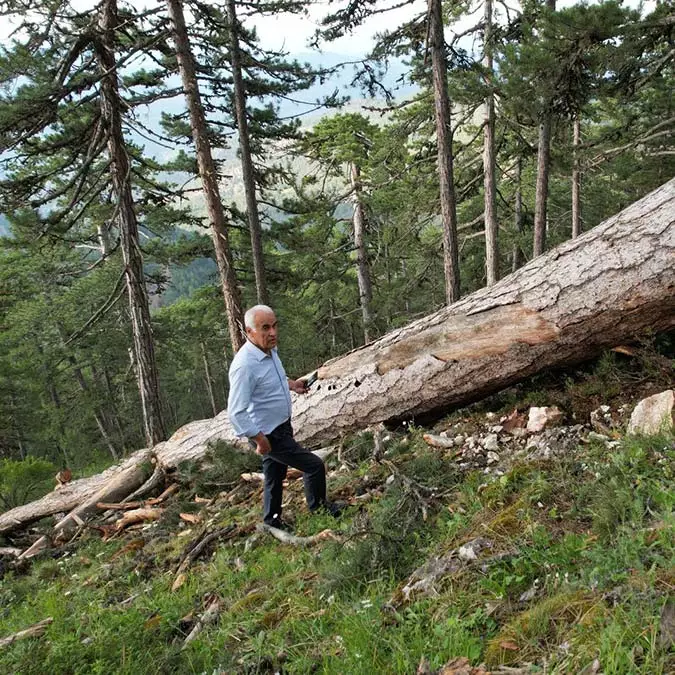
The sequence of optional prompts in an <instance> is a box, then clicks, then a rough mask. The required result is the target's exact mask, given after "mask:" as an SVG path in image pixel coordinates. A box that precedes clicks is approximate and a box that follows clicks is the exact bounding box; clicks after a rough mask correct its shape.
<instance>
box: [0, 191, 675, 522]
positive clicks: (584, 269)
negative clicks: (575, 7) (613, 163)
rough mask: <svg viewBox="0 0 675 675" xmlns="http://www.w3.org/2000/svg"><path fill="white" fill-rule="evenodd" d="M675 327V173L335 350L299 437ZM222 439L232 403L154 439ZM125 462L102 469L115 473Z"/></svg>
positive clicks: (318, 436)
mask: <svg viewBox="0 0 675 675" xmlns="http://www.w3.org/2000/svg"><path fill="white" fill-rule="evenodd" d="M674 326H675V179H673V180H671V181H669V182H668V183H666V184H665V185H663V186H661V187H660V188H658V189H657V190H655V191H653V192H652V193H650V194H648V195H647V196H646V197H644V198H643V199H641V200H640V201H638V202H636V203H635V204H633V205H631V206H629V207H628V208H626V209H624V210H623V211H621V213H619V214H617V215H616V216H613V217H612V218H609V219H608V220H606V221H605V222H604V223H601V224H600V225H598V226H597V227H595V228H593V229H592V230H589V231H588V232H586V233H585V234H583V235H582V236H580V237H578V238H576V239H573V240H570V241H568V242H565V243H563V244H561V245H560V246H558V247H557V248H555V249H553V250H552V251H549V252H548V253H545V254H544V255H541V256H539V257H537V258H535V259H534V260H532V261H531V262H529V263H528V264H527V265H525V266H524V267H522V268H521V269H519V270H518V271H517V272H514V273H513V274H510V275H509V276H507V277H505V278H504V279H502V280H501V281H500V282H499V283H497V284H495V285H494V286H491V287H489V288H484V289H482V290H480V291H477V292H476V293H473V294H471V295H469V296H467V297H466V298H464V299H462V300H460V301H459V302H456V303H454V304H453V305H451V306H449V307H445V308H443V309H441V310H439V311H438V312H435V313H433V314H430V315H429V316H426V317H424V318H423V319H420V320H418V321H415V322H414V323H412V324H410V325H408V326H406V327H404V328H401V329H399V330H396V331H393V332H391V333H389V334H387V335H385V336H384V337H382V338H380V339H379V340H376V341H375V342H372V343H370V344H369V345H367V346H365V347H362V348H360V349H356V350H354V351H352V352H350V353H349V354H346V355H344V356H342V357H339V358H336V359H333V360H332V361H328V362H327V363H326V364H324V365H323V366H322V367H321V368H319V371H318V373H319V381H318V382H317V383H316V384H315V385H314V386H313V387H312V389H311V390H310V392H309V393H308V394H306V395H304V396H296V395H295V394H292V396H293V398H294V415H293V427H294V429H295V430H296V438H297V439H298V440H299V441H300V442H302V443H304V444H305V445H307V446H309V447H317V446H319V445H321V444H327V443H329V442H331V441H334V440H337V439H339V438H340V437H342V436H343V435H344V434H346V433H350V432H354V431H357V430H360V429H364V428H366V427H369V426H372V425H377V424H380V423H383V422H386V423H396V422H400V421H402V420H411V419H417V420H424V419H425V418H426V417H431V416H435V417H438V416H440V415H441V414H443V413H444V412H446V411H448V410H449V409H450V408H452V407H457V406H460V405H464V404H467V403H470V402H472V401H475V400H478V399H480V398H483V397H485V396H487V395H489V394H492V393H494V392H496V391H499V390H500V389H503V388H505V387H507V386H509V385H511V384H513V383H515V382H517V381H519V380H522V379H524V378H527V377H529V376H531V375H533V374H535V373H537V372H539V371H541V370H545V369H547V368H552V367H561V366H565V365H569V364H573V363H577V362H580V361H584V360H587V359H589V358H592V357H594V356H596V355H597V354H599V353H600V352H601V351H602V350H604V349H609V348H612V347H615V346H616V345H622V344H625V343H626V341H628V340H630V339H631V338H632V337H634V336H636V335H639V334H640V333H642V332H644V331H645V330H647V329H652V330H667V329H671V328H673V327H674ZM282 340H283V336H282ZM214 441H226V442H229V443H231V444H233V445H238V446H240V447H242V448H245V447H246V444H245V443H243V442H241V441H240V440H239V439H237V438H236V436H235V434H234V431H233V429H232V427H231V425H230V423H229V421H228V418H227V411H223V412H222V413H220V414H219V415H217V416H216V417H214V418H213V419H208V420H199V421H196V422H191V423H190V424H187V425H185V426H184V427H182V428H181V429H179V430H178V431H177V432H176V433H175V434H174V435H173V436H172V437H171V438H170V439H169V440H168V441H166V442H164V443H159V444H157V445H156V446H155V447H154V448H153V450H154V452H155V453H156V456H157V459H158V461H159V463H160V464H161V465H162V466H163V467H165V468H171V467H175V466H177V465H178V464H179V463H180V462H182V461H185V460H195V459H199V458H200V457H202V456H203V455H204V453H205V452H206V449H207V445H208V443H210V442H214ZM135 458H136V455H134V457H132V458H130V460H128V463H133V462H137V461H138V460H137V459H135ZM120 470H121V469H120V468H119V467H114V468H113V469H110V470H109V471H108V472H106V474H107V476H108V478H107V480H110V479H111V477H113V476H115V475H116V473H118V472H119V471H120ZM104 475H105V474H102V475H101V476H95V477H92V478H90V479H87V481H74V482H73V483H69V484H68V485H67V486H65V487H63V488H61V490H59V491H58V492H55V493H51V494H50V495H47V496H46V497H44V498H43V499H42V500H38V501H37V502H34V503H33V504H28V505H26V506H24V507H20V508H19V509H13V510H11V511H8V512H7V513H5V514H2V515H0V534H2V533H4V532H8V531H11V530H13V529H17V528H19V527H23V526H24V525H26V524H28V523H29V522H32V521H34V520H36V519H38V518H41V517H43V516H45V515H49V514H52V513H55V512H58V511H64V510H68V509H71V508H74V506H76V505H78V504H80V503H82V502H83V501H84V500H85V499H87V498H88V497H90V496H91V495H92V494H93V493H94V492H95V488H94V487H92V486H94V485H95V486H96V487H100V486H102V485H104V484H105V480H104V478H103V476H104ZM137 487H138V485H136V486H134V488H133V489H136V488H137ZM132 491H133V490H132V489H130V490H129V491H128V493H127V494H130V493H131V492H132ZM64 493H66V495H64ZM120 499H121V497H120ZM98 501H112V500H111V499H101V498H99V499H98Z"/></svg>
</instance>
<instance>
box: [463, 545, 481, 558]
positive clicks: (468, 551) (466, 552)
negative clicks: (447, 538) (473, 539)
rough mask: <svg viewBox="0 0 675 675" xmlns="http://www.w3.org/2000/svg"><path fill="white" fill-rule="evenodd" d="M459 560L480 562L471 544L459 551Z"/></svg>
mask: <svg viewBox="0 0 675 675" xmlns="http://www.w3.org/2000/svg"><path fill="white" fill-rule="evenodd" d="M458 555H459V559H460V560H466V561H469V560H478V556H477V555H476V551H474V549H473V546H471V544H464V546H460V547H459V551H458Z"/></svg>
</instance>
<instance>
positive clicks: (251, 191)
mask: <svg viewBox="0 0 675 675" xmlns="http://www.w3.org/2000/svg"><path fill="white" fill-rule="evenodd" d="M227 18H228V21H229V23H230V63H231V65H232V85H233V91H234V110H235V114H236V117H237V131H238V132H239V154H240V155H241V171H242V177H243V179H244V192H245V194H246V214H247V216H248V226H249V230H250V231H251V250H252V252H253V270H254V272H255V288H256V295H257V298H258V302H259V303H262V304H264V305H268V304H269V293H268V292H267V282H266V278H265V262H264V257H263V246H262V228H261V227H260V218H259V217H258V201H257V199H256V194H255V188H256V183H255V176H254V172H253V160H252V159H251V145H250V143H249V134H248V118H247V116H246V90H245V89H244V80H243V78H242V75H241V53H240V50H239V30H238V24H237V10H236V7H235V4H234V0H228V2H227Z"/></svg>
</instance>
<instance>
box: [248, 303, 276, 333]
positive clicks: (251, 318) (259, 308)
mask: <svg viewBox="0 0 675 675" xmlns="http://www.w3.org/2000/svg"><path fill="white" fill-rule="evenodd" d="M258 312H269V313H270V314H274V310H273V309H272V308H271V307H268V306H267V305H255V306H254V307H251V309H247V310H246V314H244V325H245V326H246V328H251V329H252V330H255V315H256V314H257V313H258Z"/></svg>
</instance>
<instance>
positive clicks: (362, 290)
mask: <svg viewBox="0 0 675 675" xmlns="http://www.w3.org/2000/svg"><path fill="white" fill-rule="evenodd" d="M350 176H351V184H352V191H353V196H352V199H353V201H354V211H353V215H352V225H353V227H354V248H355V249H356V277H357V279H358V284H359V302H360V304H361V317H362V319H363V339H364V342H365V344H368V343H369V342H370V340H371V338H372V333H371V331H372V326H373V313H372V309H371V304H372V301H373V290H372V286H371V284H370V272H369V271H368V252H367V251H366V232H365V230H366V218H365V214H364V209H363V192H362V187H361V171H360V169H359V167H358V166H357V165H356V164H354V163H353V162H352V164H351V166H350Z"/></svg>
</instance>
